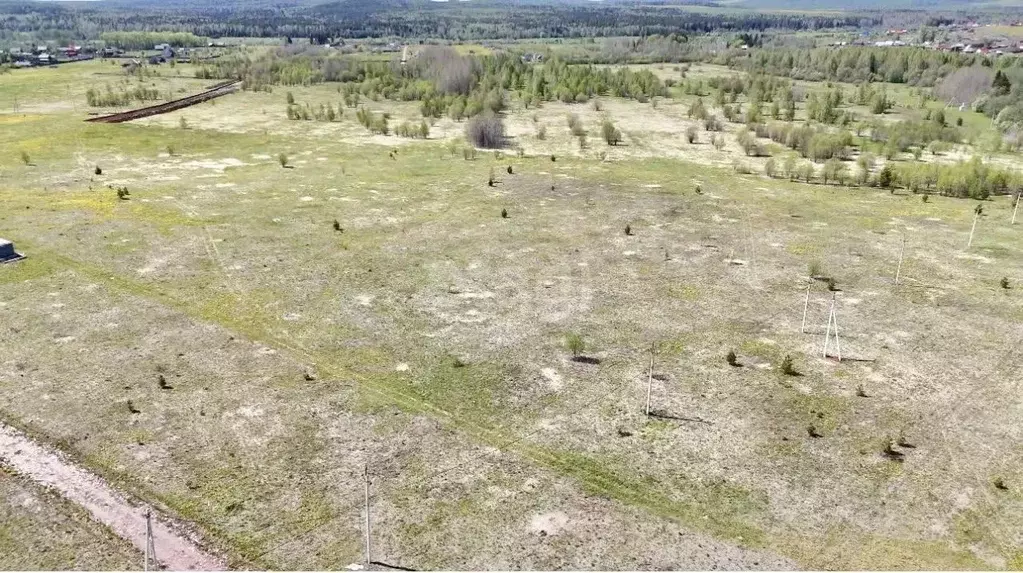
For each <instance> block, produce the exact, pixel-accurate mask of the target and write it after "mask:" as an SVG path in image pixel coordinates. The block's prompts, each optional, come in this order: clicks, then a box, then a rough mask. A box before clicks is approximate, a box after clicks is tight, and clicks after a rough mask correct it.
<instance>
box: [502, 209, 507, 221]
mask: <svg viewBox="0 0 1023 573" xmlns="http://www.w3.org/2000/svg"><path fill="white" fill-rule="evenodd" d="M501 218H502V219H507V218H508V209H501Z"/></svg>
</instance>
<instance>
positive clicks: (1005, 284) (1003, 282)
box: [998, 277, 1009, 290]
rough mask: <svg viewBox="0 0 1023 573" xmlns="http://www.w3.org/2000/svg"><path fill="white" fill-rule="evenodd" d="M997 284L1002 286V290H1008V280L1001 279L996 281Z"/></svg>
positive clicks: (1006, 278) (1005, 278)
mask: <svg viewBox="0 0 1023 573" xmlns="http://www.w3.org/2000/svg"><path fill="white" fill-rule="evenodd" d="M998 284H1000V285H1002V288H1003V289H1006V290H1008V288H1009V279H1008V277H1002V280H1000V281H998Z"/></svg>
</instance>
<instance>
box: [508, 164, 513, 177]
mask: <svg viewBox="0 0 1023 573" xmlns="http://www.w3.org/2000/svg"><path fill="white" fill-rule="evenodd" d="M511 174H512V166H511V165H509V166H508V175H511Z"/></svg>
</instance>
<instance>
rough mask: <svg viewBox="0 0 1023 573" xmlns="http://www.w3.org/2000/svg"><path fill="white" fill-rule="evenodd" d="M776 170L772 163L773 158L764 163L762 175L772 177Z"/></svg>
mask: <svg viewBox="0 0 1023 573" xmlns="http://www.w3.org/2000/svg"><path fill="white" fill-rule="evenodd" d="M777 170H778V168H777V166H776V165H775V163H774V158H773V157H771V158H769V159H768V160H767V162H766V163H764V175H767V176H768V177H774V176H775V174H776V173H777Z"/></svg>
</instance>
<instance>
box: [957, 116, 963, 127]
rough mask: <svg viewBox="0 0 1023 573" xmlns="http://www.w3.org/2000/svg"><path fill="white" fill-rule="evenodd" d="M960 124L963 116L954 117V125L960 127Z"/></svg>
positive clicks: (961, 124)
mask: <svg viewBox="0 0 1023 573" xmlns="http://www.w3.org/2000/svg"><path fill="white" fill-rule="evenodd" d="M962 126H963V118H961V117H957V118H956V127H962Z"/></svg>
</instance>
